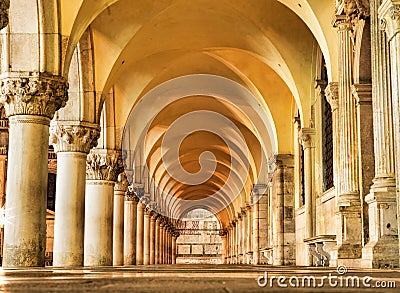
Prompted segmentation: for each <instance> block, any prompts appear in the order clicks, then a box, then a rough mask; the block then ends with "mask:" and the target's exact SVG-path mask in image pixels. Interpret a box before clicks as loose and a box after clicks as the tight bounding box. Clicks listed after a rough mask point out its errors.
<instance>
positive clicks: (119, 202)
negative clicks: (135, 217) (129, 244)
mask: <svg viewBox="0 0 400 293" xmlns="http://www.w3.org/2000/svg"><path fill="white" fill-rule="evenodd" d="M128 185H129V182H128V179H127V178H126V175H125V173H121V174H119V175H118V179H117V182H116V183H115V186H114V214H113V265H114V266H122V265H123V264H124V211H125V194H126V192H127V190H128Z"/></svg>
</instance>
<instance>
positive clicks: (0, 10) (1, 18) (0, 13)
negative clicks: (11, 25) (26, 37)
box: [0, 0, 10, 29]
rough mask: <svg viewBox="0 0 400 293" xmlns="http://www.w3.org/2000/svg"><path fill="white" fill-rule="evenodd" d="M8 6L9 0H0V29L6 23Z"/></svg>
mask: <svg viewBox="0 0 400 293" xmlns="http://www.w3.org/2000/svg"><path fill="white" fill-rule="evenodd" d="M9 8H10V0H1V1H0V29H3V28H5V27H6V26H7V25H8V9H9Z"/></svg>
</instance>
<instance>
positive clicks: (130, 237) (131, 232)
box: [124, 191, 138, 265]
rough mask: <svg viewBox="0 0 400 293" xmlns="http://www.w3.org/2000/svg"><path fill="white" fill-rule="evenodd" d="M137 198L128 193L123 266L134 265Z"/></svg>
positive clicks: (126, 198)
mask: <svg viewBox="0 0 400 293" xmlns="http://www.w3.org/2000/svg"><path fill="white" fill-rule="evenodd" d="M137 204H138V198H137V197H136V195H135V194H134V193H133V192H130V191H128V192H127V195H126V197H125V212H124V265H135V264H136V222H137Z"/></svg>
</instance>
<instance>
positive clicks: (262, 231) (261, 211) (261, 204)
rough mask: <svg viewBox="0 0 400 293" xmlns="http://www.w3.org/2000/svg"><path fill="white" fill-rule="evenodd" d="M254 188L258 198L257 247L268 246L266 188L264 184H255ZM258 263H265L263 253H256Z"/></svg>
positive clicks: (263, 247) (265, 247)
mask: <svg viewBox="0 0 400 293" xmlns="http://www.w3.org/2000/svg"><path fill="white" fill-rule="evenodd" d="M254 188H255V189H257V190H258V191H257V192H258V193H259V199H258V248H259V249H267V248H269V241H268V235H269V226H268V192H267V191H268V189H267V185H265V184H256V185H255V187H254ZM258 259H259V263H265V262H266V261H267V260H266V259H265V257H264V255H263V254H261V253H259V254H258Z"/></svg>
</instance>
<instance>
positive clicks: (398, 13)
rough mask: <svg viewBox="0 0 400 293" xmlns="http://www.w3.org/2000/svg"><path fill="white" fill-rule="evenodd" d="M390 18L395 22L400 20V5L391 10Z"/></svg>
mask: <svg viewBox="0 0 400 293" xmlns="http://www.w3.org/2000/svg"><path fill="white" fill-rule="evenodd" d="M389 17H390V18H391V19H393V20H396V21H398V20H400V5H393V6H392V7H390V9H389Z"/></svg>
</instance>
